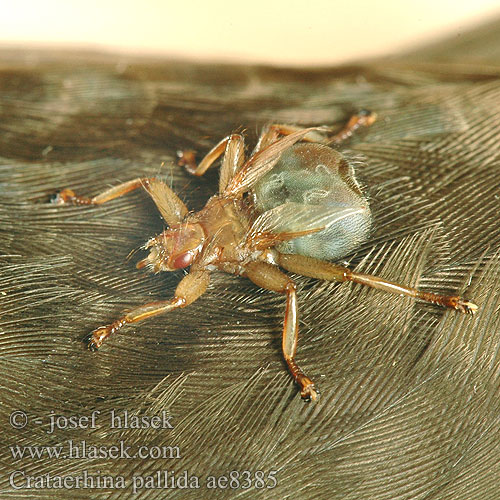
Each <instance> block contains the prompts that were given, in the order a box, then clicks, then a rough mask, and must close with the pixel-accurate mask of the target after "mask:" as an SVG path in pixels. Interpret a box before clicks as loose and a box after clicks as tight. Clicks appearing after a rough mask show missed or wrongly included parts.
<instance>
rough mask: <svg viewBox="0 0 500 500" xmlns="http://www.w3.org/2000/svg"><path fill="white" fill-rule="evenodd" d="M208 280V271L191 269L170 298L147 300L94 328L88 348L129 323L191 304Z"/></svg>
mask: <svg viewBox="0 0 500 500" xmlns="http://www.w3.org/2000/svg"><path fill="white" fill-rule="evenodd" d="M209 281H210V273H209V272H208V271H191V272H190V273H189V274H187V275H186V276H184V278H183V279H182V280H181V282H180V283H179V285H178V286H177V288H176V290H175V294H174V297H173V298H172V299H170V300H162V301H158V302H149V303H148V304H144V305H143V306H140V307H137V308H135V309H133V310H132V311H130V312H128V313H127V314H125V315H124V316H122V317H121V318H119V319H117V320H116V321H113V323H111V324H109V325H106V326H101V327H99V328H96V329H95V330H94V331H93V332H92V333H91V334H90V335H89V336H88V337H87V339H86V341H87V343H88V348H89V349H90V350H91V351H96V350H97V349H98V348H99V347H101V345H102V343H103V342H104V340H105V339H106V338H107V337H109V336H110V335H111V334H112V333H114V332H116V331H117V330H119V329H120V328H122V327H123V326H125V325H127V324H129V323H135V322H136V321H141V320H143V319H146V318H150V317H151V316H157V315H158V314H163V313H166V312H169V311H173V310H174V309H177V308H179V307H186V306H188V305H189V304H192V303H193V302H194V301H195V300H196V299H198V298H199V297H200V296H201V295H203V293H205V290H206V289H207V286H208V283H209Z"/></svg>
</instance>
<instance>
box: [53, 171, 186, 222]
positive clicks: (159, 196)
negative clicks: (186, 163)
mask: <svg viewBox="0 0 500 500" xmlns="http://www.w3.org/2000/svg"><path fill="white" fill-rule="evenodd" d="M140 187H143V188H145V189H146V191H147V192H148V193H149V195H150V196H151V198H152V199H153V201H154V202H155V204H156V206H157V207H158V210H159V211H160V213H161V214H162V216H163V218H164V219H165V220H166V221H167V223H168V224H170V225H172V224H175V223H178V222H180V221H181V220H182V219H183V217H184V215H186V214H187V212H188V209H187V207H186V205H184V202H183V201H182V200H181V199H180V198H179V197H178V196H177V195H176V194H175V193H174V192H173V191H172V189H170V188H169V187H168V186H167V185H166V184H165V183H164V182H162V181H160V180H159V179H156V178H155V177H139V178H137V179H132V180H131V181H127V182H124V183H123V184H118V186H113V187H112V188H109V189H107V190H106V191H104V192H103V193H100V194H98V195H97V196H94V197H93V198H88V197H85V196H78V195H77V194H75V192H74V191H73V190H71V189H63V190H62V191H61V192H59V193H58V194H57V195H56V196H55V197H54V199H53V200H52V201H53V203H55V204H56V205H64V204H66V203H71V204H73V205H102V204H103V203H106V202H108V201H111V200H114V199H115V198H119V197H120V196H123V195H125V194H127V193H130V192H131V191H133V190H134V189H137V188H140Z"/></svg>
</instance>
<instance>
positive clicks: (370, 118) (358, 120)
mask: <svg viewBox="0 0 500 500" xmlns="http://www.w3.org/2000/svg"><path fill="white" fill-rule="evenodd" d="M376 118H377V115H376V114H375V113H373V112H371V111H367V110H361V111H359V112H358V113H357V114H355V115H353V116H352V117H351V118H350V119H349V121H348V122H347V123H346V125H345V126H344V127H343V128H342V129H341V130H340V131H339V132H337V133H336V134H334V135H330V136H325V135H324V134H321V133H319V132H314V131H313V132H309V133H308V134H307V135H306V136H304V137H303V138H302V139H301V140H302V141H306V142H320V143H323V144H340V143H341V142H344V141H345V140H347V139H349V138H350V137H351V136H352V135H353V134H354V133H355V132H356V130H358V129H359V128H360V127H369V126H370V125H372V124H373V123H374V122H375V120H376ZM300 130H304V127H297V126H293V125H281V124H277V123H275V124H273V125H269V127H267V128H266V130H264V132H263V133H262V134H261V136H260V138H259V141H258V143H257V146H256V147H255V150H254V153H255V152H257V151H260V150H262V149H264V148H266V147H267V146H269V145H270V144H272V143H273V142H275V141H276V140H277V139H278V137H280V136H284V135H290V134H293V133H294V132H298V131H300ZM328 131H330V129H329V128H327V127H325V128H324V132H328Z"/></svg>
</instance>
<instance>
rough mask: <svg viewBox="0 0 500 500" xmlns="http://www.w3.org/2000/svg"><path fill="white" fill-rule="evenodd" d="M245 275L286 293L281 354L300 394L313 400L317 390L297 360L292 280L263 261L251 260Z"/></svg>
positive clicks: (261, 285)
mask: <svg viewBox="0 0 500 500" xmlns="http://www.w3.org/2000/svg"><path fill="white" fill-rule="evenodd" d="M246 276H247V277H248V278H250V279H251V280H252V281H253V282H254V283H255V284H256V285H258V286H260V287H261V288H266V289H267V290H273V291H275V292H279V293H285V294H286V312H285V321H284V324H283V340H282V349H283V356H284V358H285V361H286V363H287V365H288V369H289V370H290V373H291V374H292V377H293V378H294V380H295V382H297V384H298V385H299V386H300V388H301V392H300V395H301V396H302V398H303V399H305V400H307V401H309V400H311V399H313V400H315V399H316V398H317V397H318V394H319V392H318V391H317V390H316V389H315V387H314V383H313V381H312V380H311V379H310V378H309V377H308V376H307V375H305V374H304V372H303V371H302V370H301V368H300V367H299V365H298V364H297V362H296V361H295V354H296V352H297V343H298V333H299V320H298V306H297V293H296V289H295V284H294V282H293V281H292V280H291V279H290V278H289V277H288V276H287V275H286V274H284V273H282V272H281V271H280V270H279V269H278V268H277V267H275V266H272V265H271V264H267V263H264V262H252V263H251V264H249V265H248V266H247V268H246Z"/></svg>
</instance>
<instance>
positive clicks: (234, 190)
mask: <svg viewBox="0 0 500 500" xmlns="http://www.w3.org/2000/svg"><path fill="white" fill-rule="evenodd" d="M314 130H321V128H319V127H312V128H306V129H303V130H299V131H297V132H293V133H292V134H290V135H287V136H285V137H283V138H282V139H280V140H278V141H276V142H274V143H272V144H271V145H270V146H268V147H266V148H265V149H263V150H262V151H259V152H257V153H255V154H254V155H252V156H251V157H250V158H249V159H248V160H247V161H246V162H245V163H244V164H243V166H242V167H241V169H240V170H239V171H238V172H237V173H236V175H235V176H234V177H233V178H232V179H231V182H229V183H228V185H227V187H226V189H225V190H224V193H223V194H224V195H225V196H227V197H231V196H240V195H242V194H243V193H244V192H246V191H248V190H250V189H251V188H252V186H253V185H254V184H255V183H256V182H257V181H258V180H259V179H260V178H261V177H262V176H263V175H264V174H266V173H267V172H269V171H270V170H271V169H272V168H273V167H274V165H276V163H277V162H278V161H279V159H280V156H281V154H282V153H283V152H284V151H286V150H287V149H289V148H290V147H291V146H293V145H294V144H295V143H296V142H298V141H300V140H301V139H303V138H304V136H306V135H307V134H308V133H309V132H311V131H314Z"/></svg>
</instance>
